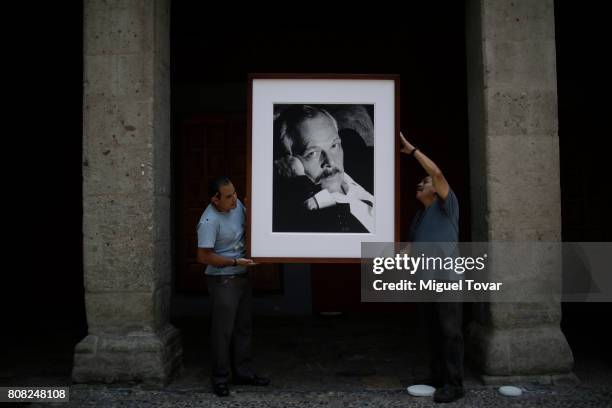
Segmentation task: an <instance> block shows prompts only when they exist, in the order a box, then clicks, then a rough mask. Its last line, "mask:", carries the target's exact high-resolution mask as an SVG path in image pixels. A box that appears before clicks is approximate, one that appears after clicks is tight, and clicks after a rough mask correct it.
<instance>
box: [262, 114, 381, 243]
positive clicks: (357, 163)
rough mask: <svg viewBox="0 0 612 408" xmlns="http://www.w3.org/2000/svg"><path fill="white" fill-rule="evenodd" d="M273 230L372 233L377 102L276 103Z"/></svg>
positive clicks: (374, 202)
mask: <svg viewBox="0 0 612 408" xmlns="http://www.w3.org/2000/svg"><path fill="white" fill-rule="evenodd" d="M273 114H274V118H273V121H274V125H273V132H274V135H273V150H274V152H273V163H271V165H272V166H273V174H274V175H273V197H272V232H316V233H366V234H367V233H373V232H374V229H375V228H374V226H375V205H376V200H375V192H374V136H375V135H374V105H373V104H274V109H273Z"/></svg>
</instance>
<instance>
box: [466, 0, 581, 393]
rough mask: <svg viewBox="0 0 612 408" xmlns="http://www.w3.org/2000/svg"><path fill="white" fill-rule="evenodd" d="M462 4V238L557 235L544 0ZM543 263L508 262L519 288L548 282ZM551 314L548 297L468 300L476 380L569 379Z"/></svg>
mask: <svg viewBox="0 0 612 408" xmlns="http://www.w3.org/2000/svg"><path fill="white" fill-rule="evenodd" d="M466 5H467V9H466V11H467V15H466V23H467V24H466V27H467V29H466V32H467V61H468V67H467V72H468V107H469V122H470V172H471V175H470V177H471V189H472V196H471V198H472V211H473V214H472V220H473V225H472V235H473V238H472V239H473V240H474V241H560V239H561V193H560V178H559V172H560V170H559V139H558V132H557V82H556V55H555V24H554V10H553V0H468V1H467V2H466ZM542 256H549V257H550V256H551V255H546V254H542ZM505 259H506V260H505V261H502V262H512V260H511V259H509V258H507V257H506V258H505ZM498 261H499V259H498ZM539 261H540V262H542V263H547V262H546V261H547V260H539ZM550 261H551V262H549V263H547V265H549V267H547V268H535V267H533V266H534V265H530V264H528V263H525V264H522V265H519V264H518V263H517V265H516V267H515V270H516V271H517V274H516V276H515V279H520V280H521V284H522V285H524V287H525V288H527V289H528V288H529V286H530V284H531V282H533V281H535V280H538V281H540V279H550V281H553V282H557V281H558V279H559V278H560V276H561V269H560V266H559V265H560V264H559V262H558V261H556V260H554V259H550ZM502 266H503V268H502V269H507V267H508V266H509V265H502ZM493 267H495V266H493ZM536 271H537V272H536ZM536 273H537V274H538V276H537V278H538V279H534V278H536V276H535V274H536ZM560 321H561V307H560V304H559V302H558V301H551V302H546V303H490V304H479V305H477V306H476V308H475V322H474V323H473V324H472V326H471V330H470V338H471V346H472V350H471V355H472V357H474V358H475V360H476V362H477V363H478V364H479V365H480V368H481V370H482V374H483V379H484V380H485V382H488V383H496V382H498V381H513V380H521V379H530V380H533V379H537V380H540V381H544V382H550V381H554V380H556V379H559V378H572V377H571V375H568V374H569V373H571V370H572V365H573V356H572V352H571V350H570V348H569V345H568V344H567V341H566V339H565V336H564V335H563V333H562V332H561V330H560Z"/></svg>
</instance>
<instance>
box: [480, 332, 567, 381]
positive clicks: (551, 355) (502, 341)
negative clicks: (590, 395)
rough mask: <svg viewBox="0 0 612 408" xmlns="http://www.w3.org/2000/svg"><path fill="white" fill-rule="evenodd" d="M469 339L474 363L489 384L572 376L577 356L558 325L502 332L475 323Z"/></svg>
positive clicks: (550, 379)
mask: <svg viewBox="0 0 612 408" xmlns="http://www.w3.org/2000/svg"><path fill="white" fill-rule="evenodd" d="M468 338H469V347H470V353H469V354H470V356H471V360H473V362H474V363H475V364H476V366H477V367H478V368H479V369H480V370H481V374H482V378H483V380H484V381H485V382H486V381H491V382H493V381H496V379H497V378H500V379H505V381H506V382H507V381H509V378H511V377H512V378H516V379H521V378H525V379H526V378H528V377H529V378H532V379H534V380H535V379H538V378H539V379H544V378H548V380H546V381H553V379H554V377H555V376H557V377H559V376H563V375H571V372H572V368H573V365H574V356H573V354H572V350H571V349H570V347H569V344H568V343H567V340H566V339H565V335H564V334H563V333H562V332H561V329H560V328H559V327H558V326H554V325H546V326H536V327H530V328H505V329H501V328H490V327H484V326H481V325H480V324H478V323H476V322H473V323H472V324H471V325H470V328H469V334H468ZM559 378H561V377H559Z"/></svg>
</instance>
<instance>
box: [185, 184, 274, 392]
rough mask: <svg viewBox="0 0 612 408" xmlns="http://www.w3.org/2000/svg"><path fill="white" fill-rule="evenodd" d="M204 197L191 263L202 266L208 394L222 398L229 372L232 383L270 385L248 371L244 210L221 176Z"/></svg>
mask: <svg viewBox="0 0 612 408" xmlns="http://www.w3.org/2000/svg"><path fill="white" fill-rule="evenodd" d="M208 192H209V195H210V197H211V198H210V204H209V205H208V207H206V209H205V210H204V213H203V214H202V217H201V218H200V222H199V223H198V227H197V232H198V252H197V260H198V262H200V263H203V264H207V265H208V266H207V267H206V275H207V280H208V291H209V294H210V300H211V309H212V310H211V349H212V350H211V351H212V376H211V380H212V386H213V391H214V393H215V394H217V395H218V396H220V397H225V396H227V395H229V388H228V381H229V378H230V370H231V372H232V373H233V375H232V380H233V383H234V384H248V385H260V386H265V385H268V384H269V383H270V380H269V379H267V378H263V377H259V376H257V375H255V372H254V371H253V368H252V367H251V331H252V330H251V326H252V323H251V283H250V280H249V276H248V273H247V271H246V268H247V267H249V266H253V265H255V263H254V262H253V261H252V260H251V259H246V258H244V256H245V255H246V248H245V236H244V228H245V219H246V217H245V212H246V211H245V208H244V205H243V204H242V203H241V202H240V200H238V197H237V195H236V189H235V188H234V185H233V184H232V182H231V181H230V180H229V179H228V178H227V177H219V178H217V179H215V180H212V181H211V182H210V184H209V186H208ZM230 348H231V350H230Z"/></svg>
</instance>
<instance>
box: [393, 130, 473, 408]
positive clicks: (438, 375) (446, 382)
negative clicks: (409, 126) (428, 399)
mask: <svg viewBox="0 0 612 408" xmlns="http://www.w3.org/2000/svg"><path fill="white" fill-rule="evenodd" d="M400 138H401V142H402V149H401V152H402V153H406V154H409V155H411V156H413V157H414V158H415V159H416V160H417V161H418V162H419V164H420V165H421V167H423V169H424V170H425V171H426V172H427V176H426V177H424V178H423V179H422V180H421V182H420V183H419V184H418V185H417V193H416V198H417V200H419V201H420V202H421V204H423V208H422V209H421V210H419V212H417V214H416V215H415V217H414V220H413V221H412V224H411V226H410V232H409V238H408V239H409V240H410V241H411V242H412V243H413V244H412V248H413V250H414V249H415V247H416V248H419V247H423V248H427V250H431V249H432V248H433V249H434V250H435V251H437V252H439V253H437V254H428V255H437V256H442V257H447V256H450V257H454V256H458V250H457V242H458V241H459V203H458V201H457V197H456V196H455V193H454V192H453V190H452V189H451V188H450V186H449V185H448V182H447V181H446V178H445V177H444V174H442V171H441V170H440V169H439V168H438V166H437V165H436V164H435V163H434V162H433V161H432V160H431V159H429V158H428V157H427V156H426V155H425V154H424V153H423V152H421V151H420V150H419V149H417V148H416V147H414V146H413V145H412V144H410V143H409V142H408V141H407V140H406V139H405V138H404V135H402V133H401V132H400ZM431 242H434V243H439V244H435V245H431V244H423V243H431ZM440 274H443V276H440ZM431 277H432V278H436V279H444V280H456V279H459V276H458V275H457V274H456V273H455V272H454V271H448V272H444V271H434V274H432V275H431ZM423 306H424V309H425V310H424V312H425V315H426V316H425V317H426V320H427V325H428V328H427V329H428V334H429V340H430V341H429V345H430V354H431V367H430V371H431V372H430V376H429V377H428V378H427V379H425V380H423V381H420V383H424V384H427V385H431V386H434V387H436V392H435V393H434V401H435V402H452V401H455V400H457V399H459V398H461V397H463V395H464V390H463V333H462V330H461V325H462V320H463V304H462V303H459V302H433V303H430V304H424V305H423Z"/></svg>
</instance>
